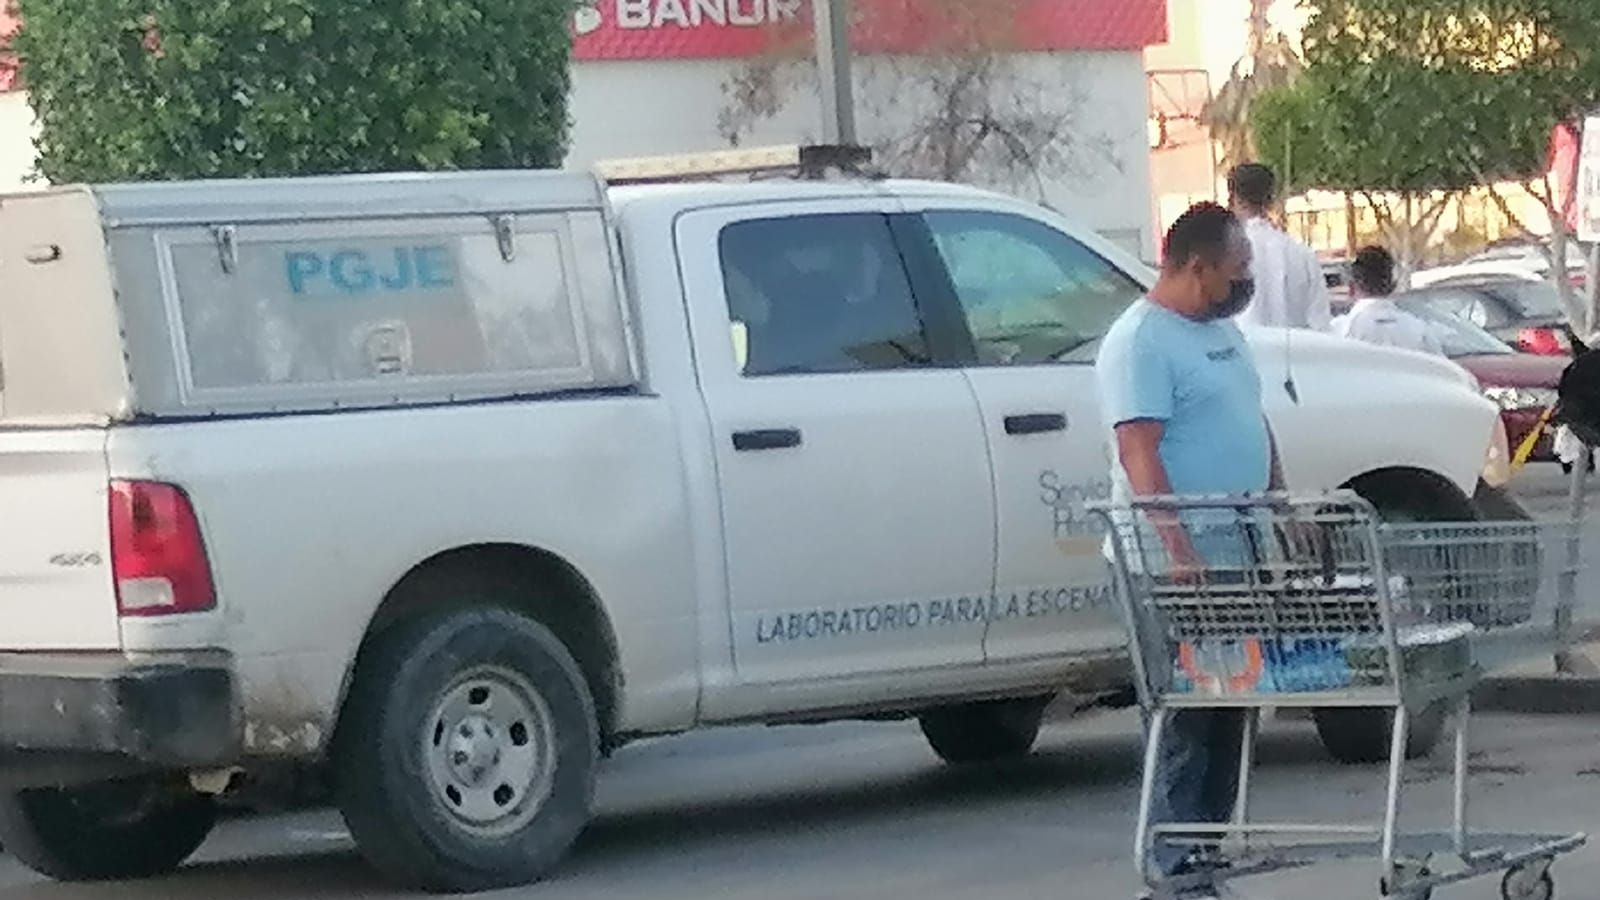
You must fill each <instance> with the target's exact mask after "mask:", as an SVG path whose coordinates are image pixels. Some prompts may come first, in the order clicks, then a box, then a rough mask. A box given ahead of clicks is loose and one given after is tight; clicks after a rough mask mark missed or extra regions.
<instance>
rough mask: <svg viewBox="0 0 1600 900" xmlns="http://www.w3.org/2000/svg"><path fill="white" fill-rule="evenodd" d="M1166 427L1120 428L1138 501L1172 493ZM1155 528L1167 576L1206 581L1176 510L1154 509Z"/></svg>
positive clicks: (1136, 424)
mask: <svg viewBox="0 0 1600 900" xmlns="http://www.w3.org/2000/svg"><path fill="white" fill-rule="evenodd" d="M1165 431H1166V423H1164V422H1157V421H1153V420H1149V419H1140V420H1136V421H1133V422H1123V423H1122V424H1120V425H1118V426H1117V428H1116V434H1117V457H1118V459H1119V460H1120V461H1121V462H1122V470H1123V471H1124V472H1127V473H1128V487H1129V488H1131V489H1132V491H1133V495H1134V496H1135V497H1164V496H1168V495H1170V494H1171V493H1172V482H1171V481H1170V480H1169V479H1168V478H1167V469H1166V466H1164V465H1162V464H1161V454H1160V453H1159V452H1158V451H1159V448H1160V447H1161V436H1162V434H1163V433H1165ZM1148 516H1149V520H1150V524H1151V526H1153V527H1154V528H1155V530H1156V533H1157V534H1158V535H1160V536H1161V543H1162V544H1163V545H1164V546H1165V547H1166V550H1167V563H1168V570H1167V574H1168V575H1169V576H1170V577H1171V578H1172V580H1173V581H1175V582H1178V583H1182V584H1198V583H1199V582H1200V581H1202V580H1203V579H1204V577H1205V568H1206V565H1205V560H1203V559H1201V558H1200V554H1199V552H1197V551H1196V550H1195V548H1194V541H1193V540H1192V539H1190V537H1189V531H1188V529H1186V528H1184V527H1183V522H1182V521H1181V520H1180V519H1179V518H1178V513H1177V511H1176V510H1172V509H1151V510H1149V511H1148Z"/></svg>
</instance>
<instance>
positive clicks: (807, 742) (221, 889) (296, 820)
mask: <svg viewBox="0 0 1600 900" xmlns="http://www.w3.org/2000/svg"><path fill="white" fill-rule="evenodd" d="M1480 721H1481V725H1480V728H1479V730H1478V747H1479V751H1478V753H1477V754H1476V755H1475V757H1474V759H1473V772H1474V775H1473V788H1474V790H1475V792H1476V793H1475V797H1474V799H1475V801H1476V812H1477V814H1478V816H1479V818H1480V819H1481V820H1483V821H1485V822H1487V823H1489V824H1491V825H1492V826H1493V827H1495V828H1506V829H1511V830H1521V829H1554V830H1557V831H1561V830H1579V829H1584V828H1592V827H1593V824H1594V810H1595V809H1596V808H1597V805H1600V744H1597V743H1596V741H1595V740H1594V732H1595V729H1594V722H1593V721H1592V720H1583V719H1563V718H1535V717H1515V716H1487V717H1483V718H1482V719H1481V720H1480ZM1135 724H1136V719H1135V717H1134V716H1133V715H1131V714H1130V713H1127V712H1118V713H1105V714H1095V715H1092V716H1089V717H1086V718H1080V719H1076V720H1072V721H1067V722H1061V723H1058V724H1056V725H1055V726H1054V727H1052V728H1051V729H1050V730H1049V731H1048V732H1047V733H1046V735H1045V736H1044V738H1043V739H1042V740H1041V746H1040V750H1039V752H1038V753H1037V754H1036V755H1035V756H1034V757H1032V758H1030V759H1028V760H1025V761H1022V762H1018V763H1014V764H1009V765H1002V766H994V767H986V768H976V769H970V770H951V769H947V768H945V767H943V766H941V765H940V764H939V763H938V762H937V761H936V760H935V759H934V757H933V755H932V753H930V752H929V751H928V750H927V749H926V746H925V745H924V744H923V742H922V740H921V737H920V736H919V735H918V734H917V731H916V728H915V726H913V725H909V724H894V725H858V724H842V725H830V726H822V727H814V728H786V729H740V730H733V731H725V732H710V733H702V734H697V735H691V736H688V737H684V738H678V739H673V740H663V741H656V742H651V743H647V744H641V745H638V746H635V747H632V748H629V749H627V750H625V751H623V752H622V753H620V754H619V755H618V756H617V758H616V759H615V760H614V761H613V763H612V764H611V766H610V767H609V770H608V772H607V774H606V776H605V777H604V778H603V779H602V781H601V787H600V796H599V807H600V813H599V817H598V819H597V821H596V822H595V824H594V825H593V826H592V827H591V828H590V829H589V831H588V832H587V833H586V834H585V836H584V838H583V840H582V842H581V844H580V846H579V848H578V851H577V852H576V853H575V854H574V855H573V856H572V857H571V858H570V859H569V860H568V861H567V862H566V863H565V864H563V865H562V866H561V867H560V868H559V870H558V871H557V873H556V875H555V876H554V878H553V879H552V880H551V881H549V882H546V883H545V884H542V885H537V886H533V887H529V888H523V889H520V890H515V891H507V892H504V893H503V894H498V895H493V896H504V897H528V898H535V897H536V898H539V900H568V898H594V897H606V898H611V900H631V898H640V900H644V898H649V900H671V898H685V900H687V898H697V900H698V898H743V897H752V898H754V897H761V898H769V900H802V898H807V900H809V898H817V900H821V898H844V897H849V898H906V897H917V898H922V900H945V898H949V900H956V898H972V900H978V898H1016V900H1030V898H1038V900H1046V898H1050V900H1055V898H1121V897H1132V896H1133V892H1134V888H1135V879H1134V878H1133V876H1132V874H1131V872H1130V868H1129V863H1128V856H1129V847H1128V844H1129V835H1131V833H1132V828H1133V813H1132V807H1133V803H1132V800H1133V792H1134V784H1135V779H1136V777H1137V774H1138V764H1137V762H1136V760H1137V756H1138V750H1137V739H1136V736H1135ZM1263 754H1264V761H1265V766H1266V767H1265V769H1264V771H1263V772H1262V775H1261V778H1262V781H1261V782H1260V784H1261V793H1260V794H1259V798H1260V807H1259V809H1260V811H1261V812H1262V813H1263V814H1267V815H1272V814H1276V815H1280V816H1285V815H1293V816H1302V817H1304V816H1311V815H1325V816H1328V817H1331V818H1336V817H1341V816H1349V817H1351V818H1364V819H1369V820H1370V819H1374V818H1376V816H1377V815H1378V814H1379V811H1380V810H1381V804H1382V796H1383V792H1382V773H1381V770H1380V769H1378V768H1366V767H1344V766H1337V765H1334V764H1331V763H1328V762H1325V761H1324V759H1323V757H1322V755H1321V751H1320V750H1319V748H1318V745H1317V743H1316V740H1315V738H1314V736H1313V735H1312V734H1311V733H1310V729H1309V726H1308V725H1307V724H1306V723H1303V722H1292V721H1291V722H1280V723H1277V724H1276V725H1275V726H1274V727H1273V728H1272V729H1271V731H1270V732H1269V734H1268V735H1267V736H1266V738H1265V740H1264V749H1263ZM1412 771H1413V777H1414V778H1415V779H1416V781H1417V788H1416V790H1415V792H1414V793H1413V794H1412V795H1410V796H1409V797H1408V799H1410V800H1412V801H1413V802H1412V804H1411V806H1410V808H1409V810H1408V811H1409V813H1410V815H1409V816H1408V819H1409V820H1410V821H1412V822H1414V823H1426V822H1428V821H1429V820H1434V821H1439V820H1442V818H1443V817H1444V816H1445V815H1447V813H1448V810H1449V799H1448V790H1447V785H1448V778H1447V775H1446V772H1447V769H1446V767H1445V762H1444V758H1443V757H1442V756H1441V757H1440V758H1438V759H1436V760H1432V761H1428V762H1425V763H1422V764H1419V765H1417V766H1415V767H1413V770H1412ZM1312 803H1314V804H1315V807H1316V808H1314V809H1313V808H1308V807H1309V805H1310V804H1312ZM1375 873H1376V865H1375V864H1368V865H1362V864H1359V863H1341V864H1339V865H1338V866H1337V867H1328V868H1323V869H1316V870H1306V871H1302V872H1297V873H1293V874H1291V875H1285V876H1276V877H1275V878H1274V879H1273V880H1270V881H1260V882H1255V883H1251V884H1244V885H1241V888H1242V889H1243V890H1245V891H1247V893H1245V894H1244V896H1247V897H1258V896H1259V897H1289V896H1295V897H1314V898H1352V897H1370V896H1376V890H1375V878H1376V875H1375ZM1557 877H1558V879H1559V881H1560V883H1561V885H1562V886H1564V887H1565V888H1567V890H1566V891H1565V892H1564V894H1565V896H1569V897H1573V896H1576V897H1583V896H1587V894H1586V893H1584V891H1583V890H1582V887H1581V886H1583V885H1586V884H1590V883H1593V882H1594V880H1595V879H1596V878H1600V848H1596V849H1586V850H1583V851H1580V852H1579V853H1578V854H1577V855H1575V856H1573V857H1569V858H1568V859H1567V860H1566V861H1564V862H1563V863H1561V864H1560V865H1559V867H1558V869H1557ZM393 896H401V895H400V894H396V893H392V892H389V891H387V890H386V889H385V888H384V886H383V885H381V884H380V883H378V882H377V881H376V880H375V879H374V877H373V876H372V875H371V874H370V873H369V872H368V871H367V869H366V868H365V867H364V866H363V865H362V864H361V862H360V861H359V860H358V859H357V858H356V857H355V856H354V853H353V850H352V849H351V847H350V844H349V842H348V840H347V838H346V837H345V836H344V833H343V830H342V828H341V827H340V824H339V821H338V819H337V817H335V816H333V815H330V814H310V815H296V816H290V817H282V818H273V819H265V820H256V821H249V822H239V823H235V824H232V825H229V826H227V827H224V828H222V829H220V830H219V831H218V833H217V834H216V836H215V837H214V838H213V840H212V841H211V843H210V844H209V845H208V846H207V847H206V849H205V850H204V851H203V852H202V854H201V855H200V857H199V859H198V860H197V861H196V862H195V863H193V864H192V865H191V866H190V867H189V868H187V869H185V870H184V871H183V872H181V873H179V874H178V875H176V876H173V877H171V878H168V879H164V880H161V881H155V882H148V883H143V884H120V885H102V886H66V885H56V884H49V883H45V882H41V881H39V880H37V879H36V878H35V877H34V876H32V875H30V874H27V873H24V872H22V871H20V870H18V869H17V868H15V867H14V866H12V865H11V864H10V863H0V900H113V898H115V900H133V898H149V900H156V898H174V900H213V898H229V900H258V898H259V900H267V898H284V900H291V898H296V900H298V898H313V897H317V898H321V897H329V898H332V897H338V898H379V897H393ZM1438 896H1440V897H1443V898H1463V900H1465V898H1478V897H1481V898H1492V897H1497V896H1498V891H1497V886H1496V885H1495V884H1493V883H1492V882H1490V881H1483V882H1478V883H1474V884H1469V885H1463V886H1459V887H1456V888H1454V889H1452V890H1450V891H1448V892H1442V893H1441V894H1440V895H1438Z"/></svg>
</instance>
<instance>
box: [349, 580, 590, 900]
mask: <svg viewBox="0 0 1600 900" xmlns="http://www.w3.org/2000/svg"><path fill="white" fill-rule="evenodd" d="M500 587H501V588H503V589H514V588H510V586H500ZM494 593H496V586H495V585H491V584H473V585H470V586H469V585H464V586H463V587H462V590H461V592H460V593H459V594H458V596H468V595H471V596H473V597H477V596H483V597H484V598H485V599H488V597H489V596H491V595H493V594H494ZM502 599H510V598H502ZM597 732H598V728H597V725H596V716H595V707H594V702H593V700H592V698H591V696H590V693H589V689H588V687H587V684H586V682H585V681H584V678H583V675H582V673H581V671H580V670H579V668H578V664H577V662H576V661H575V660H574V659H573V657H572V655H571V654H570V653H569V652H568V651H567V649H566V647H564V646H563V645H562V643H561V641H560V640H559V639H558V638H556V636H555V635H554V634H553V633H552V632H551V631H550V630H549V629H547V628H545V627H544V626H543V625H541V624H539V623H537V622H534V621H532V620H530V619H528V618H526V617H524V616H521V615H518V614H516V613H514V612H511V611H509V610H507V609H504V608H497V607H492V606H484V607H477V608H470V607H469V608H457V609H455V610H453V611H442V612H437V613H431V614H423V615H421V616H419V617H417V618H415V619H412V620H409V621H405V622H402V623H400V624H397V625H394V626H392V627H391V628H389V629H388V630H387V631H385V632H383V633H381V634H379V635H378V636H376V637H375V638H373V639H372V643H371V645H370V646H369V647H368V648H367V649H366V650H364V651H363V658H362V663H361V666H360V669H359V671H358V674H357V676H356V681H355V684H354V686H353V688H352V693H351V697H350V700H349V705H348V707H347V709H346V712H345V718H344V721H343V722H342V723H341V724H340V732H339V736H338V740H337V745H336V749H335V753H336V758H335V765H336V771H337V779H338V795H339V805H340V808H341V810H342V812H343V814H344V817H345V820H346V822H347V823H348V824H349V826H350V831H351V833H352V834H353V835H354V836H355V839H356V843H357V845H358V846H359V847H360V849H361V852H362V854H363V855H364V856H366V858H367V859H368V860H369V861H370V862H371V863H372V864H373V865H374V866H375V867H376V868H377V869H378V870H379V871H380V872H382V873H383V874H385V875H386V876H388V877H390V878H391V879H393V880H395V881H397V882H399V883H401V884H403V885H405V886H407V887H414V888H421V889H423V890H429V891H439V892H468V891H479V890H487V889H490V888H497V887H505V886H509V885H516V884H523V883H527V882H530V881H534V880H537V879H538V878H540V877H542V876H543V875H544V874H545V873H546V872H547V871H548V870H549V869H550V868H551V867H552V866H553V865H554V864H555V863H556V862H557V861H558V860H559V859H560V858H561V857H562V856H563V855H564V854H565V853H566V851H567V849H568V848H569V847H570V846H571V845H572V842H573V841H574V840H575V839H576V838H577V836H578V833H579V832H580V831H581V830H582V829H583V827H584V825H585V824H587V822H588V819H589V814H590V808H591V801H592V796H593V785H594V774H595V766H596V754H597V746H598V743H599V742H598V737H597Z"/></svg>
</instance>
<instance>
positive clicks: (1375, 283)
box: [1333, 247, 1444, 356]
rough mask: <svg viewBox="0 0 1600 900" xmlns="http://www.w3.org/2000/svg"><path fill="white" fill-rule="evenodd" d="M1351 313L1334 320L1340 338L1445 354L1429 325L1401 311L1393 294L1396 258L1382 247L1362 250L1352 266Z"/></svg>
mask: <svg viewBox="0 0 1600 900" xmlns="http://www.w3.org/2000/svg"><path fill="white" fill-rule="evenodd" d="M1350 293H1351V295H1352V296H1354V297H1355V298H1356V302H1355V305H1354V306H1352V307H1351V308H1350V312H1348V313H1346V314H1345V315H1342V316H1340V317H1339V318H1337V319H1335V320H1333V333H1334V334H1337V335H1339V336H1340V337H1347V338H1353V339H1355V340H1358V341H1366V342H1367V343H1369V344H1380V345H1382V346H1385V347H1399V348H1400V349H1402V350H1417V351H1420V352H1423V353H1437V354H1439V355H1440V356H1443V355H1444V346H1443V345H1442V344H1440V343H1439V338H1438V337H1437V336H1435V335H1434V333H1433V330H1432V329H1430V328H1429V327H1428V323H1426V322H1424V321H1422V320H1421V319H1419V318H1417V317H1416V316H1413V315H1412V314H1410V313H1408V312H1406V311H1405V310H1403V309H1401V308H1400V307H1399V306H1398V305H1397V304H1396V303H1395V302H1394V301H1393V300H1391V299H1390V298H1389V295H1390V294H1392V293H1394V257H1393V256H1391V255H1390V254H1389V251H1387V250H1385V249H1383V248H1382V247H1363V248H1361V250H1360V251H1359V252H1357V253H1356V258H1355V259H1354V260H1352V261H1351V263H1350Z"/></svg>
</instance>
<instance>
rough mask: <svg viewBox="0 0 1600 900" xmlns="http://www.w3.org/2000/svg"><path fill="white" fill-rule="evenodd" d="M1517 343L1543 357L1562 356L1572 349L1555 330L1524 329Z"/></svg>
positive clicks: (1518, 336)
mask: <svg viewBox="0 0 1600 900" xmlns="http://www.w3.org/2000/svg"><path fill="white" fill-rule="evenodd" d="M1517 343H1518V344H1521V345H1522V349H1524V350H1526V351H1528V352H1529V353H1537V354H1539V355H1541V356H1560V355H1562V354H1563V353H1567V352H1568V351H1570V350H1571V349H1572V348H1570V347H1568V346H1566V342H1565V341H1563V340H1562V339H1561V335H1560V334H1558V333H1557V332H1556V330H1555V329H1554V328H1524V329H1522V332H1521V333H1520V334H1518V335H1517Z"/></svg>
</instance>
